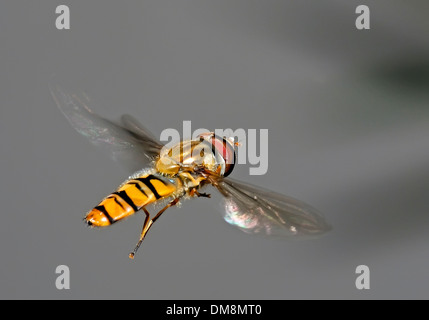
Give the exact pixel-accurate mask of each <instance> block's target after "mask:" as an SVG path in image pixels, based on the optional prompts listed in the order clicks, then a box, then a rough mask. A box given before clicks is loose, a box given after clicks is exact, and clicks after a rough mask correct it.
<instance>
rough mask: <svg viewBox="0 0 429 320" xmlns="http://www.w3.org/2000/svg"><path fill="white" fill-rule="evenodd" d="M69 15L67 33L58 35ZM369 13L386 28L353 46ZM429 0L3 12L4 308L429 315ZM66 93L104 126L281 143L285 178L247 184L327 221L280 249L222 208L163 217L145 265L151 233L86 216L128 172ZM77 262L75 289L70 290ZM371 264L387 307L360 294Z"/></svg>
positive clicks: (277, 163) (244, 172) (224, 0)
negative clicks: (363, 272) (194, 303)
mask: <svg viewBox="0 0 429 320" xmlns="http://www.w3.org/2000/svg"><path fill="white" fill-rule="evenodd" d="M60 4H67V5H69V7H70V11H71V30H63V31H60V30H57V29H56V28H55V19H56V16H57V15H56V14H55V8H56V6H57V5H60ZM360 4H367V5H369V7H370V10H371V30H366V31H358V30H357V29H356V28H355V19H356V17H357V15H356V14H355V9H356V7H357V6H358V5H360ZM428 10H429V2H428V1H424V0H422V1H416V0H415V1H407V2H404V1H399V0H385V1H382V0H376V1H340V0H325V1H318V0H311V1H310V0H308V1H286V0H284V1H270V0H265V1H256V0H255V1H253V0H246V1H244V0H235V1H229V0H216V1H184V0H183V1H182V0H174V1H173V0H170V1H165V0H162V1H160V0H152V1H147V0H144V1H140V0H139V1H137V0H136V1H120V2H119V1H89V2H88V1H61V2H58V1H7V2H4V3H3V4H2V6H1V10H0V37H1V38H0V40H1V46H0V68H1V69H0V71H1V76H0V81H1V83H0V99H1V100H0V103H1V109H0V110H1V114H0V115H1V117H0V121H1V125H0V130H1V131H0V133H1V134H0V142H1V152H2V156H1V158H0V161H1V164H0V165H1V166H0V170H1V192H0V197H1V210H0V212H1V223H0V257H1V258H0V259H1V263H0V298H2V299H14V298H24V299H30V298H31V299H33V298H37V299H77V298H80V299H92V298H101V299H104V298H106V299H113V298H119V299H121V298H124V299H125V298H127V299H300V298H304V299H319V298H326V299H338V298H341V299H344V298H346V299H381V298H386V299H397V298H429V277H428V273H427V272H428V269H429V191H428V190H429V189H428V188H429V169H428V168H429V90H428V89H429V55H428V53H429V34H428V33H429V19H428ZM53 77H55V78H57V79H60V80H65V81H67V83H70V84H72V85H73V86H76V87H78V88H80V89H81V90H83V91H85V92H86V93H87V94H88V95H89V96H90V97H91V99H92V100H93V101H94V106H93V107H94V110H95V111H96V112H97V113H98V114H100V115H102V116H104V117H107V118H110V119H115V118H118V117H119V116H120V115H121V114H123V113H129V114H132V115H134V116H135V117H136V118H138V119H140V120H141V122H142V123H144V124H145V125H146V126H147V128H148V129H150V130H151V131H153V132H154V133H155V134H156V135H159V134H160V133H161V131H162V130H163V129H165V128H177V129H178V130H181V128H182V121H183V120H191V121H192V125H193V128H194V129H196V128H200V127H203V128H209V129H214V128H246V129H248V128H257V129H259V128H268V129H269V167H268V173H267V174H266V175H264V176H249V175H248V166H246V165H241V166H239V167H238V168H237V169H236V170H235V172H234V173H233V175H232V176H233V177H234V178H236V179H240V180H243V181H247V182H251V183H254V184H258V185H260V186H263V187H265V188H269V189H276V190H279V191H281V192H282V193H284V194H287V195H290V196H294V197H296V198H299V199H302V200H304V201H306V202H308V203H311V204H312V205H313V206H315V207H317V208H318V209H319V210H320V211H322V212H323V213H324V215H325V217H326V219H327V220H328V221H329V222H330V224H331V225H332V226H333V230H332V231H331V232H330V233H329V234H327V235H326V236H324V237H322V238H320V239H317V240H311V241H303V242H284V241H277V240H270V239H261V238H258V237H252V236H249V235H246V234H244V233H242V232H240V231H237V230H235V229H233V228H231V227H230V226H228V225H227V224H226V223H225V222H224V221H223V220H222V218H221V215H220V214H219V213H218V212H217V211H218V208H217V201H216V200H214V199H197V200H194V201H188V202H185V203H184V204H183V206H182V207H180V208H174V209H171V210H169V211H167V212H166V213H165V214H164V215H163V216H162V218H161V219H160V220H159V221H158V222H157V224H156V225H155V227H154V228H152V229H151V232H150V233H149V235H148V237H147V239H146V240H145V242H144V243H143V245H142V247H141V249H140V251H139V254H138V255H137V257H136V259H135V260H134V261H131V260H129V259H128V257H127V255H128V253H129V251H130V250H131V249H133V247H134V245H135V243H136V241H137V239H138V236H139V234H140V230H141V224H142V222H143V216H142V215H138V216H136V217H132V218H130V219H129V220H127V221H125V222H123V223H118V224H116V225H114V226H112V227H111V228H108V229H106V230H101V231H98V230H91V229H89V228H86V227H85V225H84V224H83V222H82V220H81V219H82V217H83V215H84V214H85V213H86V212H87V211H88V210H89V209H91V208H92V207H93V206H94V205H96V204H97V203H98V201H99V200H100V199H101V198H103V197H104V196H105V195H107V194H108V193H110V192H112V191H113V190H114V189H115V188H116V187H117V185H118V184H119V183H121V182H122V181H123V180H124V179H125V178H126V177H127V173H126V172H124V171H122V169H121V168H120V167H119V166H118V165H117V164H116V163H114V162H112V161H111V160H110V159H109V158H108V157H105V156H104V154H102V153H100V152H99V151H98V150H97V149H96V148H94V147H93V146H92V145H90V144H89V143H88V142H87V141H86V140H85V138H83V137H82V136H80V135H79V134H78V133H76V132H75V131H74V129H73V128H72V127H71V126H70V125H69V123H68V122H67V120H66V119H65V118H64V117H63V115H62V114H61V112H60V111H59V110H58V109H57V107H56V105H55V103H54V100H53V99H52V97H51V95H50V93H49V90H48V83H49V82H50V81H51V80H52V78H53ZM61 264H66V265H68V266H69V267H70V271H71V279H70V281H71V289H70V290H62V291H59V290H57V289H56V287H55V279H56V277H57V275H56V274H55V268H56V266H58V265H61ZM361 264H364V265H368V266H369V268H370V270H371V289H370V290H368V291H359V290H357V289H356V287H355V279H356V274H355V269H356V266H358V265H361Z"/></svg>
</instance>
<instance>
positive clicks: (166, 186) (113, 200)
mask: <svg viewBox="0 0 429 320" xmlns="http://www.w3.org/2000/svg"><path fill="white" fill-rule="evenodd" d="M176 190H177V185H176V184H174V183H173V182H172V181H171V180H170V179H168V178H166V177H164V176H161V175H158V174H154V173H144V174H142V175H135V176H133V177H131V178H130V179H129V180H127V181H126V182H124V183H123V184H122V185H121V186H120V187H119V188H118V190H117V191H115V192H113V193H111V194H110V195H109V196H107V197H106V198H104V199H103V200H102V201H101V202H100V203H99V204H98V205H97V206H96V207H95V208H94V209H92V210H91V211H90V212H89V213H88V214H87V215H86V217H85V221H86V222H87V223H88V225H90V226H95V227H106V226H109V225H111V224H113V223H115V222H117V221H119V220H121V219H124V218H126V217H128V216H130V215H132V214H134V213H136V212H137V211H139V210H140V209H141V208H143V207H144V206H146V205H148V204H150V203H153V202H155V201H157V200H158V199H162V198H165V197H169V196H171V195H173V194H174V192H176Z"/></svg>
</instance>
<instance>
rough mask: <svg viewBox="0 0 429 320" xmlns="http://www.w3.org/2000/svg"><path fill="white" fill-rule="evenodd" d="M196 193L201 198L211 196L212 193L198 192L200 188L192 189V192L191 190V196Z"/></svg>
mask: <svg viewBox="0 0 429 320" xmlns="http://www.w3.org/2000/svg"><path fill="white" fill-rule="evenodd" d="M194 194H195V195H197V197H198V198H200V197H204V198H211V194H210V193H201V192H198V190H197V189H195V188H194V189H192V190H191V191H190V192H189V195H190V196H191V197H193V196H194Z"/></svg>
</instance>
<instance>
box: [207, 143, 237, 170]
mask: <svg viewBox="0 0 429 320" xmlns="http://www.w3.org/2000/svg"><path fill="white" fill-rule="evenodd" d="M212 145H213V147H214V149H215V150H216V152H218V153H219V154H220V155H221V156H222V158H223V159H224V160H225V173H224V177H227V176H228V175H229V174H230V173H231V172H232V169H233V168H234V165H235V151H234V146H233V144H232V143H231V142H229V141H228V140H226V139H225V138H221V137H219V136H214V137H213V138H212Z"/></svg>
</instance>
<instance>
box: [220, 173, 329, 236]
mask: <svg viewBox="0 0 429 320" xmlns="http://www.w3.org/2000/svg"><path fill="white" fill-rule="evenodd" d="M214 185H215V186H216V187H217V188H218V190H219V191H220V192H221V193H222V194H223V195H224V203H223V206H224V208H223V209H224V211H225V213H224V219H225V221H226V222H228V223H229V224H231V225H233V226H235V227H237V228H239V229H240V230H242V231H244V232H246V233H251V234H260V235H266V236H280V237H284V236H286V237H287V236H291V237H297V238H303V237H313V236H317V235H320V234H322V233H325V232H326V231H328V230H330V229H331V227H330V226H329V225H328V224H327V223H326V222H325V220H324V219H323V217H322V216H321V215H320V213H318V212H317V210H316V209H314V208H312V207H311V206H309V205H307V204H305V203H303V202H301V201H299V200H297V199H294V198H291V197H287V196H284V195H281V194H278V193H275V192H272V191H269V190H264V189H262V188H259V187H255V186H252V185H249V184H245V183H243V182H239V181H236V180H232V179H218V181H216V183H214Z"/></svg>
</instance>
